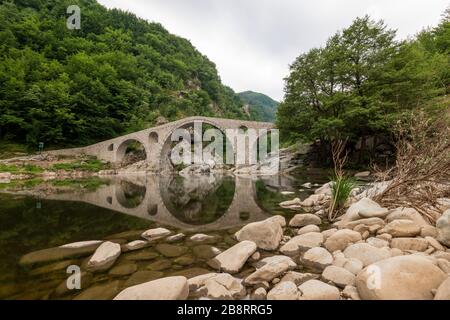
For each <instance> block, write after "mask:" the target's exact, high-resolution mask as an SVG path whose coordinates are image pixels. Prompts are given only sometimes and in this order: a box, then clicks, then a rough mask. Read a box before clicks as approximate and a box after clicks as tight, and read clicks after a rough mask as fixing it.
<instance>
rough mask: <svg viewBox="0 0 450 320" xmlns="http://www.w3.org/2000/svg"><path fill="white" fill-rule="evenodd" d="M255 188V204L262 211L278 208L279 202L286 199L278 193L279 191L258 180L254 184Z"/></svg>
mask: <svg viewBox="0 0 450 320" xmlns="http://www.w3.org/2000/svg"><path fill="white" fill-rule="evenodd" d="M255 187H256V202H257V203H258V205H259V206H260V207H261V208H262V209H266V210H268V209H269V208H273V207H274V206H275V207H278V204H279V203H280V202H283V201H285V200H286V199H285V198H284V197H283V195H282V194H281V193H280V191H279V190H277V189H276V188H274V187H273V186H271V185H270V184H268V183H265V182H264V181H263V180H258V181H256V183H255Z"/></svg>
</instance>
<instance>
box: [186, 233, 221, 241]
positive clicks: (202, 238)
mask: <svg viewBox="0 0 450 320" xmlns="http://www.w3.org/2000/svg"><path fill="white" fill-rule="evenodd" d="M213 239H215V237H214V236H210V235H207V234H203V233H197V234H194V235H193V236H192V237H190V238H189V240H191V241H193V242H205V241H210V240H213Z"/></svg>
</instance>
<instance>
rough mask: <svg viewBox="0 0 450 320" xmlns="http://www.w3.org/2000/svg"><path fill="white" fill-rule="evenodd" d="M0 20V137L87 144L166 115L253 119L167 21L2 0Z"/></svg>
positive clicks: (86, 3) (93, 5)
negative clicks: (73, 13) (71, 19)
mask: <svg viewBox="0 0 450 320" xmlns="http://www.w3.org/2000/svg"><path fill="white" fill-rule="evenodd" d="M69 5H78V6H79V7H80V9H81V28H80V29H78V30H77V29H74V30H69V29H68V28H67V26H66V20H67V18H68V16H69V15H68V14H67V13H66V9H67V7H68V6H69ZM0 21H1V24H0V140H3V141H6V140H9V141H15V142H19V143H26V144H28V145H32V146H35V145H36V143H37V142H40V141H42V142H45V143H46V146H49V145H53V146H70V145H84V144H88V143H92V142H96V141H99V140H103V139H107V138H112V137H114V136H117V135H121V134H124V133H127V132H131V131H135V130H139V129H142V128H145V127H149V126H151V125H154V124H155V123H156V122H157V119H158V118H159V119H160V117H161V116H162V117H164V118H165V119H167V120H175V119H178V118H182V117H185V116H190V115H205V116H221V117H228V118H247V115H246V114H245V113H244V112H243V110H242V102H241V101H240V99H239V97H238V96H237V95H236V94H235V93H234V92H233V90H231V89H230V88H228V87H226V86H224V85H222V83H221V80H220V78H219V76H218V73H217V70H216V67H215V65H214V63H212V62H211V61H210V60H208V58H207V57H205V56H204V55H202V54H201V53H200V52H198V51H197V50H196V49H195V48H194V47H193V46H192V44H191V43H190V42H189V41H187V40H185V39H183V38H180V37H177V36H174V35H172V34H170V33H169V32H168V31H166V30H165V29H164V28H163V27H162V26H161V25H160V24H157V23H148V22H147V21H144V20H142V19H139V18H137V17H136V16H135V15H133V14H131V13H128V12H123V11H120V10H115V9H113V10H108V9H106V8H105V7H103V6H101V5H99V4H98V3H97V2H96V1H95V0H70V1H68V0H62V1H60V0H16V1H10V0H9V1H0Z"/></svg>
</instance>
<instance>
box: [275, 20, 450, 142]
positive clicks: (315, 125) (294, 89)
mask: <svg viewBox="0 0 450 320" xmlns="http://www.w3.org/2000/svg"><path fill="white" fill-rule="evenodd" d="M449 28H450V24H449V20H448V11H447V16H446V18H444V19H443V21H442V22H441V24H440V25H439V26H438V27H437V28H435V29H432V30H427V31H423V32H421V33H420V34H419V35H418V37H417V39H414V40H409V41H404V42H396V41H395V40H394V37H395V31H393V30H390V29H388V27H387V26H386V25H385V24H384V22H383V21H377V22H376V21H373V20H371V19H370V17H368V16H365V17H362V18H357V19H355V20H354V21H353V23H352V25H350V26H349V27H348V28H346V29H344V30H342V31H341V32H337V33H336V34H334V35H333V36H332V37H330V38H329V39H328V41H327V42H326V44H325V46H324V47H321V48H314V49H311V50H310V51H308V52H306V53H304V54H301V55H300V56H299V57H298V58H297V59H296V60H295V61H294V63H293V64H292V65H291V73H290V75H289V77H288V78H287V79H286V89H285V91H286V95H285V101H284V102H283V103H281V104H280V107H279V109H278V114H277V125H278V127H279V128H280V131H281V137H282V139H283V140H285V141H292V140H295V139H299V138H300V139H302V140H307V141H316V140H317V139H320V140H321V141H322V143H329V142H330V141H333V140H335V139H341V138H348V141H349V143H350V144H355V143H356V141H357V139H359V138H360V137H363V136H369V135H379V134H381V135H383V134H384V135H385V134H389V132H390V131H391V129H392V126H393V124H394V123H395V121H397V120H398V119H399V118H401V117H402V115H403V113H404V111H405V110H411V109H414V108H417V107H419V106H422V105H424V104H428V101H431V100H432V99H434V98H435V97H437V96H440V95H443V94H445V93H446V92H448V90H450V89H449V88H450V80H449V79H450V71H449V70H450V59H449V54H448V51H449V49H448V48H449V47H448V46H447V44H448V43H449V42H450V32H449ZM447 107H448V106H447Z"/></svg>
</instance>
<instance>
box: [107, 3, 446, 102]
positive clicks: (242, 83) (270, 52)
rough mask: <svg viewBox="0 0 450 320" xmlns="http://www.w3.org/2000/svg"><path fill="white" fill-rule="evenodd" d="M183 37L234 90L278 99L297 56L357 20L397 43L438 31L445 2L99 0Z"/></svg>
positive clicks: (319, 44)
mask: <svg viewBox="0 0 450 320" xmlns="http://www.w3.org/2000/svg"><path fill="white" fill-rule="evenodd" d="M99 2H100V3H101V4H103V5H105V6H106V7H108V8H113V7H114V8H121V9H123V10H127V11H130V12H133V13H135V14H136V15H137V16H139V17H141V18H144V19H147V20H149V21H156V22H160V23H161V24H162V25H163V26H164V27H165V28H166V29H168V30H169V31H170V32H171V33H174V34H176V35H179V36H182V37H184V38H187V39H189V40H190V41H191V42H192V44H193V45H194V46H195V47H196V48H197V49H198V50H199V51H200V52H202V53H203V54H205V55H207V56H208V57H209V59H210V60H212V61H213V62H214V63H215V64H216V65H217V69H218V71H219V74H220V76H221V78H222V82H223V83H224V84H226V85H228V86H230V87H231V88H233V89H234V90H235V91H236V92H240V91H245V90H252V91H257V92H262V93H264V94H267V95H269V96H271V97H272V98H274V99H276V100H282V98H283V86H284V82H283V78H284V77H285V76H287V75H288V73H289V64H291V63H292V62H293V61H294V59H295V58H296V57H297V56H298V55H299V54H300V53H302V52H305V51H307V50H308V49H310V48H313V47H316V46H321V45H322V44H323V43H324V42H325V41H326V39H327V38H328V37H329V36H330V35H332V34H333V33H334V32H336V31H337V30H339V29H342V28H344V27H346V26H348V25H349V24H350V23H351V22H352V20H353V19H354V18H355V17H358V16H363V15H364V14H370V15H371V16H372V17H373V18H376V19H384V20H385V22H386V23H387V24H388V25H389V26H390V27H391V28H393V29H397V35H398V37H399V38H405V37H408V36H410V35H414V34H415V33H416V32H417V31H419V30H421V29H422V28H424V27H427V26H434V25H436V24H437V23H438V22H439V20H440V18H441V14H442V13H443V11H444V10H445V8H446V7H447V6H448V5H449V4H450V0H339V1H338V0H308V1H304V0H99Z"/></svg>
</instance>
